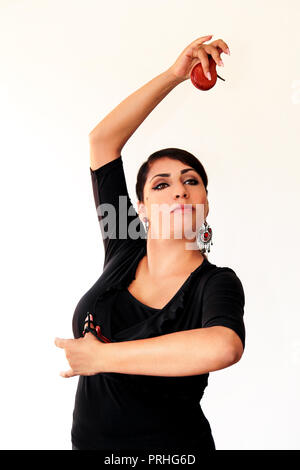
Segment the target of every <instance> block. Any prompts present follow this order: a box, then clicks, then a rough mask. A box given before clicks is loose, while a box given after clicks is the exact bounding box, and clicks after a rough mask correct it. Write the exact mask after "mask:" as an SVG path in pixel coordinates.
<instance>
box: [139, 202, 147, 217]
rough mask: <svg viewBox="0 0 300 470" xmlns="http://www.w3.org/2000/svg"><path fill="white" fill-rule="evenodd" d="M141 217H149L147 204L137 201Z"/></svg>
mask: <svg viewBox="0 0 300 470" xmlns="http://www.w3.org/2000/svg"><path fill="white" fill-rule="evenodd" d="M137 207H138V213H139V218H140V219H141V220H143V218H144V217H147V212H146V206H145V204H143V203H142V202H141V201H138V202H137Z"/></svg>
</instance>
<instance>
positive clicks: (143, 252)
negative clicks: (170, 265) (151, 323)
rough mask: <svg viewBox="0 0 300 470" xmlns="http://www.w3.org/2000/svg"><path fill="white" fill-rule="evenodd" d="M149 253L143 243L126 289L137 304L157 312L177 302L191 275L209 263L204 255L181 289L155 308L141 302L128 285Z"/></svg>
mask: <svg viewBox="0 0 300 470" xmlns="http://www.w3.org/2000/svg"><path fill="white" fill-rule="evenodd" d="M146 254H147V246H146V244H145V245H143V247H142V249H141V252H140V253H139V255H138V256H137V258H136V259H135V262H134V263H133V264H132V271H131V273H130V274H131V275H130V277H129V279H128V282H127V283H126V286H125V291H126V293H127V295H129V296H130V298H131V299H132V301H133V302H136V303H137V304H139V305H140V306H141V307H143V308H146V309H148V310H152V311H153V313H156V312H162V311H163V310H166V309H167V308H168V307H169V306H170V305H171V304H172V303H173V302H175V300H176V299H177V298H178V296H179V295H180V294H181V292H182V291H183V290H184V288H185V286H186V285H187V283H188V282H189V280H190V279H191V277H193V276H194V274H196V273H197V272H198V271H199V270H200V269H201V268H202V267H203V265H204V264H206V263H207V261H208V260H207V258H206V257H204V259H203V261H202V263H201V264H199V265H198V266H197V267H196V268H195V269H194V270H193V271H192V272H191V273H190V274H189V276H188V277H187V278H186V280H185V281H184V282H183V284H182V285H181V286H180V287H179V289H178V290H177V291H176V292H175V294H174V295H173V297H172V298H171V299H170V300H169V301H168V302H167V303H166V304H165V305H164V306H163V307H162V308H154V307H151V306H150V305H146V304H144V303H143V302H141V301H140V300H138V299H137V298H136V297H135V296H134V295H133V294H131V292H129V290H128V287H129V285H130V284H131V282H132V281H133V280H134V279H136V271H137V267H138V265H139V262H140V261H141V260H142V259H143V257H144V256H145V255H146Z"/></svg>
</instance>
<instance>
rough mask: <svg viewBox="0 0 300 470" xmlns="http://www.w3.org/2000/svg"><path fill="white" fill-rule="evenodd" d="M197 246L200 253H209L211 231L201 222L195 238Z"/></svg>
mask: <svg viewBox="0 0 300 470" xmlns="http://www.w3.org/2000/svg"><path fill="white" fill-rule="evenodd" d="M197 244H198V246H199V249H200V251H201V253H205V252H206V251H208V253H209V252H210V245H213V242H212V229H211V227H210V226H209V225H208V223H207V222H206V220H205V221H204V222H203V224H202V226H201V227H200V229H199V232H198V236H197Z"/></svg>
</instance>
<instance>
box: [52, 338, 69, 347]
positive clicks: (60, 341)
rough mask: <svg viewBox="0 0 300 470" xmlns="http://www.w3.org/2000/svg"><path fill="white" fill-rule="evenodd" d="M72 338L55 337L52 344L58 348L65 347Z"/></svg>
mask: <svg viewBox="0 0 300 470" xmlns="http://www.w3.org/2000/svg"><path fill="white" fill-rule="evenodd" d="M70 341H72V340H70V339H64V338H55V340H54V344H55V345H56V346H57V347H58V348H62V349H63V348H65V347H66V346H67V344H68V342H70Z"/></svg>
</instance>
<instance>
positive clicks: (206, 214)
mask: <svg viewBox="0 0 300 470" xmlns="http://www.w3.org/2000/svg"><path fill="white" fill-rule="evenodd" d="M205 211H206V212H205V219H206V217H207V216H208V214H209V202H208V199H206V204H205Z"/></svg>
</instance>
